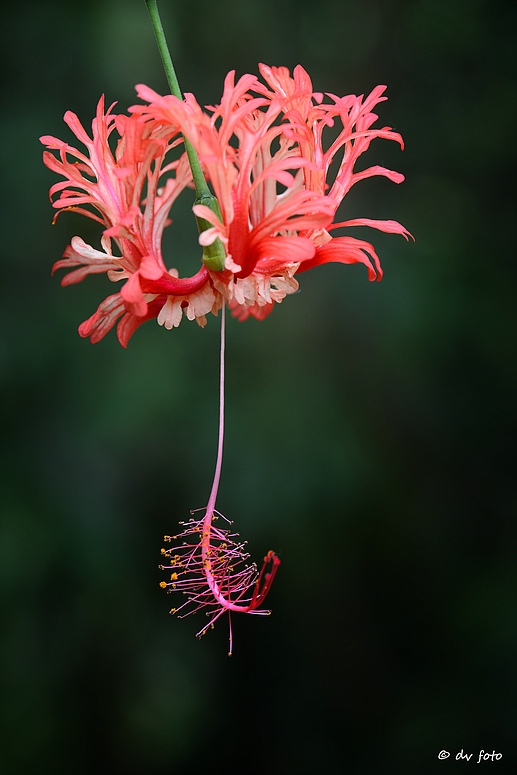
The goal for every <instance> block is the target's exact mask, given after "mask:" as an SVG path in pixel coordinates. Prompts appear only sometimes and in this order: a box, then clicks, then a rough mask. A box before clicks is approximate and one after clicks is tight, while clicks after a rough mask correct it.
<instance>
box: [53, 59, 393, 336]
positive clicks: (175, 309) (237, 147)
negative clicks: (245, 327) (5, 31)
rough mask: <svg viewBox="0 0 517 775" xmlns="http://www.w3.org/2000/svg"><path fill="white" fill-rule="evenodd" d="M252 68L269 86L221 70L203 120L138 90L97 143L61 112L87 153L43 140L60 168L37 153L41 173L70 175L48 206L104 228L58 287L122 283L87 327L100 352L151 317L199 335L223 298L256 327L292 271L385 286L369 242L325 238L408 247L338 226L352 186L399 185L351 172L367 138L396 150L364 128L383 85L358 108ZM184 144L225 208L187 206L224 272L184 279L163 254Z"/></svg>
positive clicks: (75, 249) (99, 129) (68, 262)
mask: <svg viewBox="0 0 517 775" xmlns="http://www.w3.org/2000/svg"><path fill="white" fill-rule="evenodd" d="M260 71H261V74H262V76H263V78H264V81H265V84H264V83H263V82H261V81H260V80H259V79H258V78H256V77H255V76H253V75H244V76H242V77H241V78H240V79H239V80H238V81H237V82H235V74H234V73H233V72H231V73H229V74H228V76H227V77H226V80H225V86H224V91H223V95H222V99H221V103H220V104H219V105H216V106H213V107H208V108H207V109H206V110H203V109H202V108H201V107H200V106H199V104H198V103H197V101H196V99H195V98H194V96H193V95H191V94H186V95H185V99H184V100H179V99H178V98H177V97H174V96H172V95H168V96H165V97H162V96H160V95H158V94H156V93H155V92H153V91H152V90H151V89H149V88H147V87H145V86H139V87H137V92H138V95H139V97H140V98H141V99H142V100H144V101H145V102H146V103H147V104H146V105H136V106H134V107H133V108H131V109H130V115H128V116H126V115H115V114H114V113H113V106H111V108H109V109H108V110H107V111H106V112H104V106H103V100H102V99H101V100H100V102H99V105H98V108H97V115H96V118H95V119H94V121H93V123H92V137H91V138H90V136H89V135H88V134H87V133H86V131H85V130H84V128H83V127H82V125H81V123H80V122H79V119H78V118H77V116H75V114H73V113H70V112H68V113H67V114H65V121H66V122H67V124H68V125H69V127H70V128H71V129H72V131H73V132H74V133H75V135H76V137H77V138H78V139H79V140H80V141H81V142H82V143H83V144H84V145H85V146H86V149H87V155H86V154H84V153H82V152H81V151H78V150H77V149H75V148H74V147H72V146H70V145H68V144H67V143H64V142H62V141H61V140H58V139H56V138H54V137H48V136H45V137H42V138H41V140H42V142H43V143H44V144H45V145H46V146H47V148H50V149H56V150H57V151H58V152H59V156H58V158H56V157H55V156H54V155H53V154H52V153H49V152H48V151H47V152H45V155H44V161H45V164H46V165H47V166H48V167H49V168H50V169H52V170H54V171H55V172H57V173H59V174H60V175H62V176H63V177H64V178H65V180H64V181H62V182H60V183H56V184H55V185H54V186H53V187H52V188H51V190H50V194H51V198H52V197H54V196H57V199H55V201H54V202H53V206H54V207H55V208H56V209H57V210H58V212H61V211H63V210H70V209H73V210H76V211H78V212H81V213H83V214H85V215H87V216H88V217H90V218H93V219H94V220H96V221H99V222H100V223H101V224H102V225H103V226H104V227H105V228H104V231H103V236H102V240H101V245H102V250H97V249H95V248H93V247H91V246H89V245H86V244H85V243H84V242H83V241H82V240H81V238H80V237H74V239H73V240H72V242H71V245H70V246H69V247H68V248H67V249H66V251H65V254H64V257H63V259H61V260H60V261H57V262H56V263H55V265H54V270H56V269H61V268H70V269H72V270H73V271H72V272H70V274H68V275H66V276H65V277H64V278H63V280H62V283H63V284H64V285H68V284H71V283H74V282H79V281H80V280H82V279H83V278H84V277H85V276H86V275H87V274H90V273H100V272H107V274H108V278H109V279H110V280H111V281H112V282H118V281H122V282H124V284H123V286H122V287H121V289H120V291H119V292H118V293H115V294H112V295H110V296H108V297H107V298H106V299H105V300H104V301H103V302H102V303H101V305H100V306H99V308H98V310H97V312H96V313H95V314H94V315H92V317H90V318H89V319H88V320H86V321H85V322H84V323H83V324H81V326H80V328H79V333H80V334H81V336H85V337H86V336H89V337H90V339H91V341H92V342H96V341H98V340H99V339H101V338H102V337H103V336H104V335H105V334H106V333H107V332H108V331H109V330H110V329H111V328H112V327H113V325H114V324H115V323H116V322H117V321H118V326H117V333H118V337H119V340H120V342H121V343H122V344H123V345H124V346H125V345H126V344H127V341H128V339H129V337H130V336H131V335H132V333H133V332H134V330H135V329H136V328H137V327H138V326H139V325H140V324H141V323H143V322H144V321H146V320H149V319H151V318H158V322H159V323H160V324H162V325H165V327H166V328H173V327H176V326H178V325H179V323H180V321H181V318H182V314H183V312H185V313H186V315H187V317H188V318H189V319H190V320H193V319H196V320H197V322H198V323H199V324H200V325H204V324H205V322H206V318H205V315H206V314H207V313H208V312H213V313H214V314H216V313H217V311H218V309H220V307H221V305H222V303H223V302H227V303H228V304H229V306H230V308H231V309H232V312H233V314H234V316H236V317H238V318H239V319H240V320H244V319H246V318H247V317H248V316H249V315H252V316H254V317H256V318H258V319H263V318H264V317H266V315H268V314H269V313H270V312H271V310H272V309H273V305H274V303H275V302H281V301H282V299H283V298H285V296H286V295H288V294H291V293H293V292H295V291H296V290H297V288H298V281H297V279H296V275H298V274H300V273H301V272H304V271H306V270H308V269H311V268H313V267H314V266H318V265H320V264H323V263H327V262H330V261H338V262H341V263H358V262H360V263H363V264H365V265H366V266H367V269H368V276H369V279H371V280H373V279H380V277H381V276H382V270H381V268H380V262H379V259H378V257H377V254H376V253H375V250H374V248H373V246H372V245H370V244H369V243H368V242H365V241H363V240H358V239H355V238H353V237H349V236H344V237H343V236H341V237H335V238H332V237H331V235H330V231H331V230H332V229H333V228H337V227H348V226H358V225H361V226H365V225H366V226H372V227H373V228H376V229H380V230H382V231H388V232H394V233H398V234H403V235H404V236H405V237H406V238H407V237H408V232H407V231H406V230H405V229H404V227H403V226H401V225H400V224H398V223H396V222H395V221H376V220H370V219H367V218H356V219H354V220H350V221H345V222H342V223H337V224H332V221H333V219H334V216H335V213H336V211H337V208H338V207H339V204H340V202H341V201H342V199H343V197H344V196H345V195H346V193H347V192H348V191H349V190H350V188H351V186H352V185H354V183H356V182H357V181H359V180H362V179H364V178H367V177H371V176H373V175H384V176H385V177H388V178H389V179H390V180H392V181H394V182H396V183H399V182H401V181H402V180H403V176H402V175H400V174H399V173H396V172H393V171H391V170H387V169H385V168H383V167H379V166H375V167H371V168H369V169H366V170H363V171H361V172H355V171H354V165H355V163H356V161H357V159H358V157H359V156H360V155H361V154H362V153H363V152H364V151H366V150H367V149H368V147H369V145H370V143H371V141H372V140H373V139H374V138H376V137H381V138H384V139H390V140H395V141H397V142H399V143H400V144H401V145H402V140H401V138H400V135H398V134H397V133H395V132H393V131H392V130H391V129H390V128H389V127H384V128H381V129H374V128H372V125H373V123H374V122H375V121H376V119H377V116H376V115H375V114H374V113H372V109H373V107H374V106H375V105H376V104H378V103H379V102H380V101H382V100H384V99H386V98H385V97H383V96H382V94H383V92H384V88H385V87H377V88H376V89H374V90H373V92H372V93H371V94H370V95H369V96H368V97H366V98H363V97H355V96H353V95H350V96H347V97H341V98H339V97H335V96H334V95H327V96H326V97H325V98H324V96H323V94H321V93H318V92H313V88H312V83H311V80H310V78H309V76H308V74H307V73H306V71H305V70H304V69H303V68H302V67H300V66H298V67H296V68H295V70H294V73H293V76H292V77H291V75H290V73H289V71H288V70H287V68H282V67H281V68H270V67H267V66H265V65H261V66H260ZM324 99H325V100H326V101H324ZM336 121H340V122H341V126H342V130H341V132H340V133H339V135H338V137H337V138H336V140H334V142H332V143H331V144H330V146H329V147H328V148H325V147H324V144H323V135H324V129H325V127H329V126H332V125H333V124H334V123H335V122H336ZM182 134H183V135H185V136H186V137H187V138H188V139H189V140H190V142H191V143H192V145H193V146H194V148H195V149H196V151H197V153H198V155H199V158H200V160H201V163H202V166H203V169H204V171H205V174H206V177H207V179H208V181H209V183H210V184H211V186H212V188H213V191H214V193H215V195H216V197H217V199H218V201H219V205H220V210H221V219H219V218H218V216H217V215H216V214H215V213H214V212H212V210H210V209H209V208H208V207H206V206H204V205H202V204H198V205H195V206H194V212H195V214H196V215H197V216H198V217H201V218H205V219H206V220H207V221H208V222H209V224H210V225H211V227H210V228H209V229H207V230H206V231H204V232H202V233H201V234H200V237H199V241H200V244H201V245H202V246H203V245H208V244H211V243H212V242H214V241H215V240H216V239H217V238H219V239H220V240H221V241H222V243H223V245H224V246H225V248H226V252H227V258H226V265H225V269H224V271H221V272H215V271H212V270H210V269H208V268H207V266H205V265H204V264H203V263H201V267H200V268H199V269H198V271H196V272H195V273H194V274H193V275H192V276H191V277H187V278H179V277H178V273H177V271H176V270H175V269H174V268H169V269H167V267H166V264H165V262H164V259H163V256H162V253H161V238H162V233H163V229H164V228H165V226H166V225H167V223H168V213H169V210H170V208H171V205H172V204H173V202H174V200H175V199H176V198H177V197H178V196H179V194H180V193H181V192H182V191H183V190H184V189H185V188H187V187H189V186H190V185H191V175H190V171H189V167H188V163H187V159H186V155H185V154H181V155H180V156H179V158H174V159H173V160H171V156H173V154H174V149H175V148H177V147H178V146H179V145H181V143H182ZM116 135H118V140H116V142H115V143H113V140H114V139H115V138H116ZM110 140H111V141H112V144H113V145H114V146H115V148H114V150H112V147H111V146H110ZM341 151H342V154H343V156H342V159H341V162H340V165H339V170H338V172H337V174H335V176H334V179H333V180H332V181H329V172H330V167H331V164H332V161H333V160H334V158H335V157H336V154H337V153H338V152H341ZM177 154H178V151H176V157H177Z"/></svg>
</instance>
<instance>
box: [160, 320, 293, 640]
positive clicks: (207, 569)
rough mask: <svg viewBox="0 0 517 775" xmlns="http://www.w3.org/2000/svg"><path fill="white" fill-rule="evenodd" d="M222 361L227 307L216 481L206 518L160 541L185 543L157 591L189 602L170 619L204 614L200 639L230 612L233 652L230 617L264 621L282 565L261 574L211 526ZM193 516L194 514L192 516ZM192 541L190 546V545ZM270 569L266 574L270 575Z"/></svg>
mask: <svg viewBox="0 0 517 775" xmlns="http://www.w3.org/2000/svg"><path fill="white" fill-rule="evenodd" d="M224 355H225V307H224V305H223V307H222V309H221V350H220V372H219V375H220V376H219V434H218V443H217V461H216V466H215V474H214V480H213V483H212V489H211V491H210V497H209V499H208V504H207V506H206V508H205V509H203V510H204V512H205V515H204V517H203V518H202V519H200V520H194V519H193V518H192V519H190V520H189V521H188V522H186V523H180V524H182V525H183V527H184V530H183V531H182V532H181V533H179V534H178V535H176V536H165V537H164V540H165V541H167V542H169V541H172V540H174V541H176V540H178V539H184V540H183V542H182V543H181V544H180V545H176V546H174V547H172V548H170V549H162V556H164V557H166V558H167V559H168V560H170V561H171V562H170V565H160V566H159V567H160V569H162V570H171V571H172V573H171V576H170V579H169V581H168V582H165V581H162V582H161V584H160V586H161V587H163V588H164V589H165V588H166V589H167V592H169V593H171V592H182V593H183V594H184V595H186V597H187V600H186V601H185V602H184V603H183V604H182V605H181V606H180V607H179V608H172V609H171V611H170V613H172V614H176V613H179V612H180V611H183V613H182V614H181V616H180V618H181V617H183V616H188V615H189V614H192V613H196V612H197V611H199V610H200V609H202V608H205V609H206V614H207V616H208V617H209V621H208V623H207V624H205V625H204V626H203V627H202V628H201V630H200V631H199V632H198V633H197V636H198V637H201V636H202V635H204V634H205V632H206V631H207V630H208V628H209V627H212V626H213V625H214V623H215V621H216V620H217V619H218V618H219V617H220V616H221V614H222V613H224V612H225V611H227V612H228V620H229V627H230V636H229V640H230V648H229V651H228V654H229V655H231V653H232V650H233V635H232V625H231V613H232V612H240V613H250V614H260V615H267V614H269V613H270V611H268V610H265V609H259V606H260V605H262V603H263V602H264V600H265V598H266V595H267V594H268V592H269V590H270V588H271V585H272V583H273V579H274V577H275V574H276V571H277V569H278V566H279V565H280V560H279V558H278V557H277V555H276V554H275V553H274V552H272V551H269V552H268V553H267V554H266V556H265V557H264V561H263V564H262V568H261V570H260V572H259V571H258V569H257V566H256V565H255V563H251V564H249V563H248V562H247V560H248V559H249V556H250V555H249V554H248V552H246V551H245V546H246V543H247V542H246V541H244V542H241V541H239V540H238V539H239V536H238V534H237V533H234V532H231V530H230V529H227V528H220V527H218V526H216V525H215V524H214V523H215V522H216V521H217V520H218V519H219V518H221V519H223V520H225V521H226V522H227V523H228V524H229V525H230V526H231V524H232V523H231V522H229V521H228V520H226V517H224V516H223V515H222V514H221V513H220V512H218V511H217V510H216V508H215V505H216V500H217V493H218V490H219V482H220V479H221V468H222V462H223V444H224V376H225V375H224ZM192 513H193V512H192ZM193 538H194V539H195V540H194V542H193V543H192V539H193ZM268 568H270V570H268Z"/></svg>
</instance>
